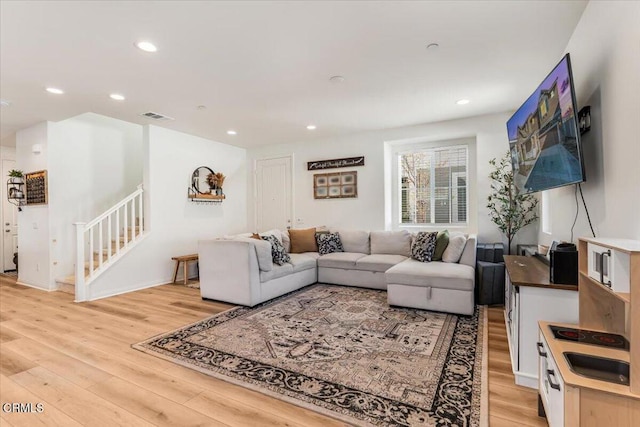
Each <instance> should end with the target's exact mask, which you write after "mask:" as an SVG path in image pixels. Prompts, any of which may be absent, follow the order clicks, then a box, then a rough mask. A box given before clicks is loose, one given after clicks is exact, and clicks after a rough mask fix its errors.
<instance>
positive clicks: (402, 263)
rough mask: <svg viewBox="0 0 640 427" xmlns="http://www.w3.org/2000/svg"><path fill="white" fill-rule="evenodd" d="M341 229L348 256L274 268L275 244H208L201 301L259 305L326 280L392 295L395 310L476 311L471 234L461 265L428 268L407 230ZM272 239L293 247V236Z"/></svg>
mask: <svg viewBox="0 0 640 427" xmlns="http://www.w3.org/2000/svg"><path fill="white" fill-rule="evenodd" d="M336 231H337V232H338V233H339V235H340V240H341V241H342V245H343V248H344V252H334V253H330V254H326V255H319V254H318V253H317V252H306V253H300V254H296V253H293V254H290V256H291V261H290V262H288V263H285V264H284V265H282V266H279V265H275V264H274V263H273V261H272V258H271V245H270V243H269V242H267V241H262V240H257V239H252V238H249V237H246V235H244V236H235V237H230V238H226V239H217V240H206V241H200V242H199V245H198V247H199V249H198V254H199V265H200V291H201V295H202V297H203V298H207V299H214V300H220V301H225V302H229V303H233V304H240V305H247V306H254V305H256V304H259V303H261V302H264V301H267V300H270V299H272V298H275V297H278V296H280V295H283V294H285V293H287V292H291V291H294V290H296V289H300V288H302V287H304V286H307V285H310V284H313V283H316V282H320V283H331V284H338V285H347V286H359V287H366V288H374V289H382V290H387V293H388V300H389V304H390V305H398V306H403V307H413V308H423V309H428V310H435V311H444V312H451V313H458V314H472V313H473V310H474V297H473V293H474V276H475V254H476V237H475V235H470V236H467V239H466V242H465V243H464V250H463V252H462V256H461V257H460V260H459V262H457V263H456V262H453V263H446V262H441V261H433V262H428V263H424V262H419V261H416V260H414V259H412V258H411V242H412V236H411V234H410V233H408V232H407V231H372V232H369V231H361V230H343V229H338V230H332V232H336ZM269 233H273V234H275V235H276V236H277V237H279V239H280V240H281V241H282V242H283V243H284V245H285V247H287V246H288V235H287V234H286V232H284V233H283V232H279V231H277V230H272V231H271V232H269ZM278 233H279V235H278Z"/></svg>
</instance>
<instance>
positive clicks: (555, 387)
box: [538, 332, 565, 427]
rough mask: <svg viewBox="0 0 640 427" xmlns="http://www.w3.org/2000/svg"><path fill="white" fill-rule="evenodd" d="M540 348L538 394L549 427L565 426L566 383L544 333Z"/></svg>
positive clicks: (541, 337)
mask: <svg viewBox="0 0 640 427" xmlns="http://www.w3.org/2000/svg"><path fill="white" fill-rule="evenodd" d="M538 343H540V344H541V345H539V346H538V393H539V394H540V398H541V399H542V403H543V405H544V409H545V412H546V414H547V422H548V423H549V427H563V426H564V392H565V389H564V382H563V381H562V377H561V376H560V373H559V372H558V368H557V366H556V364H555V360H554V359H553V355H552V354H551V352H550V351H549V346H548V345H547V342H546V341H545V339H544V337H543V336H542V333H541V332H540V333H539V341H538Z"/></svg>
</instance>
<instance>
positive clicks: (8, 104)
mask: <svg viewBox="0 0 640 427" xmlns="http://www.w3.org/2000/svg"><path fill="white" fill-rule="evenodd" d="M0 105H1V106H3V107H8V106H10V105H11V102H9V101H7V100H5V99H0Z"/></svg>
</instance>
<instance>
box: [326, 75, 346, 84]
mask: <svg viewBox="0 0 640 427" xmlns="http://www.w3.org/2000/svg"><path fill="white" fill-rule="evenodd" d="M329 81H330V82H331V83H342V82H343V81H344V77H342V76H333V77H329Z"/></svg>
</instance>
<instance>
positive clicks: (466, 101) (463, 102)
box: [456, 98, 471, 105]
mask: <svg viewBox="0 0 640 427" xmlns="http://www.w3.org/2000/svg"><path fill="white" fill-rule="evenodd" d="M470 102H471V101H469V100H468V99H466V98H462V99H458V100H457V101H456V104H458V105H467V104H468V103H470Z"/></svg>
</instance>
